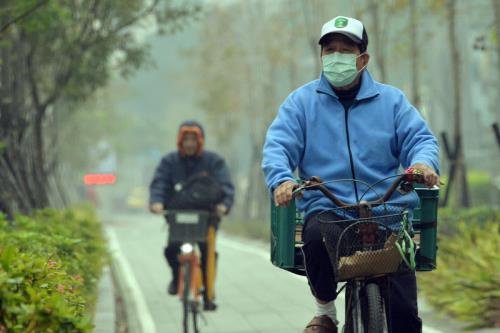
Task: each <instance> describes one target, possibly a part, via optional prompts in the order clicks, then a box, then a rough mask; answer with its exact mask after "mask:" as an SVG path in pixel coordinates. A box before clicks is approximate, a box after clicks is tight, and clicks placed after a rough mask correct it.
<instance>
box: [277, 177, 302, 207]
mask: <svg viewBox="0 0 500 333" xmlns="http://www.w3.org/2000/svg"><path fill="white" fill-rule="evenodd" d="M295 187H297V183H296V182H295V181H293V180H286V181H284V182H283V183H281V184H279V185H278V187H276V189H275V190H274V204H275V205H276V206H288V204H289V203H290V201H291V200H292V198H293V190H294V189H295Z"/></svg>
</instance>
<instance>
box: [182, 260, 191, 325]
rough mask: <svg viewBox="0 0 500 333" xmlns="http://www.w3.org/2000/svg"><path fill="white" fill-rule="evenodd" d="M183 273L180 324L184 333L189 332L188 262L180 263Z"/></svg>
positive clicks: (189, 277)
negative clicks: (181, 316)
mask: <svg viewBox="0 0 500 333" xmlns="http://www.w3.org/2000/svg"><path fill="white" fill-rule="evenodd" d="M182 273H183V279H182V282H183V290H182V308H183V318H182V325H183V327H184V333H188V332H189V312H190V310H191V309H190V300H189V293H190V292H191V265H190V263H189V262H185V263H184V264H183V265H182Z"/></svg>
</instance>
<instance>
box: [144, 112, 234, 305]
mask: <svg viewBox="0 0 500 333" xmlns="http://www.w3.org/2000/svg"><path fill="white" fill-rule="evenodd" d="M204 142H205V135H204V131H203V127H202V126H201V125H200V124H199V123H197V122H195V121H185V122H183V123H182V124H181V125H180V127H179V132H178V135H177V148H178V149H177V151H173V152H171V153H169V154H167V155H166V156H165V157H163V158H162V160H161V162H160V164H159V165H158V167H157V168H156V171H155V174H154V177H153V180H152V181H151V185H150V187H149V192H150V199H149V202H150V211H151V212H152V213H154V214H164V213H165V210H167V209H178V208H180V207H179V206H178V205H179V204H183V206H182V208H183V209H201V207H198V206H196V207H195V206H193V207H188V206H186V204H185V203H179V202H176V192H179V190H180V189H181V188H182V187H183V184H185V183H186V181H189V180H192V179H194V178H193V177H198V176H200V175H207V176H208V177H211V178H213V180H215V181H216V182H217V183H218V185H220V187H221V189H222V191H221V192H222V193H221V194H222V195H221V196H220V199H218V200H217V201H218V202H215V203H214V204H213V205H210V206H213V207H211V208H212V209H213V210H214V213H215V215H216V217H217V218H218V219H220V218H221V217H222V216H223V215H226V214H227V213H228V212H229V210H230V209H231V206H232V205H233V201H234V186H233V184H232V182H231V177H230V174H229V169H228V168H227V165H226V163H225V161H224V159H223V158H222V157H220V156H219V155H217V154H216V153H214V152H211V151H206V150H204ZM177 198H178V196H177ZM194 204H196V203H194ZM180 245H181V244H180V243H178V242H169V244H167V246H166V247H165V250H164V255H165V258H166V260H167V263H168V264H169V266H170V268H171V269H172V280H171V282H170V283H169V286H168V293H169V294H171V295H175V294H176V293H177V284H178V280H179V261H178V259H177V256H178V254H179V252H180ZM199 247H200V251H201V264H202V267H203V270H202V273H203V278H204V281H206V271H207V269H206V265H207V259H206V258H207V250H206V244H203V243H201V244H199ZM215 308H216V305H215V303H214V302H213V299H209V298H207V291H206V290H205V293H204V309H205V310H215Z"/></svg>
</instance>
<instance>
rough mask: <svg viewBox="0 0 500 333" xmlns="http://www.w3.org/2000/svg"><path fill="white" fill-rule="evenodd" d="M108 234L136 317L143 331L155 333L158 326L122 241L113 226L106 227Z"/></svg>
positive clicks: (110, 246)
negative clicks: (122, 248) (121, 243)
mask: <svg viewBox="0 0 500 333" xmlns="http://www.w3.org/2000/svg"><path fill="white" fill-rule="evenodd" d="M105 231H106V235H107V237H108V244H109V249H110V252H111V255H112V257H113V260H114V261H115V262H116V264H117V268H118V270H119V272H118V273H119V274H120V279H121V280H122V281H123V284H124V285H123V286H122V287H123V289H124V291H128V293H129V294H130V295H131V297H132V303H133V304H132V305H133V306H134V307H135V311H136V317H137V320H138V321H139V326H140V329H141V332H142V333H155V332H156V326H155V323H154V321H153V317H152V316H151V313H150V312H149V309H148V307H147V305H146V301H145V299H144V295H143V294H142V291H141V288H140V287H139V283H138V282H137V280H136V278H135V275H134V273H133V271H132V268H131V267H130V265H129V263H128V261H127V259H126V258H125V256H124V255H123V252H122V250H121V248H120V243H119V241H118V237H117V236H116V233H115V231H114V230H113V229H111V228H109V227H108V228H106V229H105Z"/></svg>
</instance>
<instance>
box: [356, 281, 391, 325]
mask: <svg viewBox="0 0 500 333" xmlns="http://www.w3.org/2000/svg"><path fill="white" fill-rule="evenodd" d="M364 289H365V290H364V296H365V297H363V301H362V303H363V304H362V309H363V310H362V312H363V314H362V318H363V326H364V329H365V332H370V333H383V332H387V330H386V327H387V325H386V316H385V311H384V299H383V298H382V295H381V293H380V288H379V286H378V284H376V283H368V284H367V285H366V286H365V288H364Z"/></svg>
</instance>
